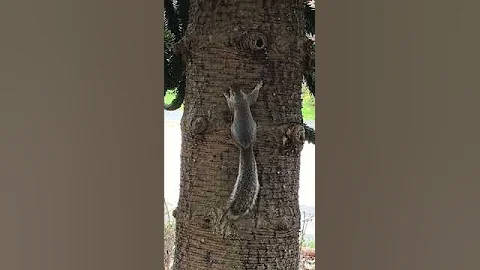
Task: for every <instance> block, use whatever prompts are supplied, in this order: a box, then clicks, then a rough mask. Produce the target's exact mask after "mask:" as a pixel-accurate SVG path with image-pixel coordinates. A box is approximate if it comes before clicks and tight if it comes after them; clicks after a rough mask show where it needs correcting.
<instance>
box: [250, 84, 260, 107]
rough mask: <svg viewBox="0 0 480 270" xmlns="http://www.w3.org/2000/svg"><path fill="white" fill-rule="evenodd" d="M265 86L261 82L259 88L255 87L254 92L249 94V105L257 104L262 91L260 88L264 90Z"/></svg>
mask: <svg viewBox="0 0 480 270" xmlns="http://www.w3.org/2000/svg"><path fill="white" fill-rule="evenodd" d="M262 86H263V81H260V82H259V83H258V84H257V86H255V89H253V91H252V92H251V93H250V94H248V104H249V105H252V104H253V103H255V101H257V98H258V93H259V91H260V88H262Z"/></svg>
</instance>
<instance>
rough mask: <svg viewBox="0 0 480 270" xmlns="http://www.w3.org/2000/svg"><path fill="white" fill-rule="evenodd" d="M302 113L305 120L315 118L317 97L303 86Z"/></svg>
mask: <svg viewBox="0 0 480 270" xmlns="http://www.w3.org/2000/svg"><path fill="white" fill-rule="evenodd" d="M302 115H303V119H304V120H315V97H313V96H312V94H311V93H310V92H309V90H308V88H307V87H306V86H302Z"/></svg>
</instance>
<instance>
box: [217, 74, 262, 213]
mask: <svg viewBox="0 0 480 270" xmlns="http://www.w3.org/2000/svg"><path fill="white" fill-rule="evenodd" d="M262 85H263V82H262V81H261V82H260V83H258V84H257V86H256V87H255V89H254V90H253V91H252V92H251V93H249V94H246V93H244V92H243V91H241V90H239V89H232V88H231V87H230V89H229V90H230V91H229V94H226V93H224V94H223V95H224V96H225V99H226V100H227V104H228V107H229V109H230V110H231V111H232V112H233V123H232V126H231V127H230V132H231V135H232V138H233V140H234V141H235V144H236V145H237V147H238V148H239V150H240V157H239V166H238V175H237V179H236V182H235V186H234V188H233V191H232V193H231V194H230V197H229V200H228V203H227V217H228V218H229V219H231V220H236V219H238V218H240V217H242V216H245V215H246V214H248V212H249V211H250V210H251V209H252V208H253V206H254V205H255V202H256V200H257V195H258V191H259V188H260V184H259V182H258V172H257V163H256V161H255V155H254V153H253V145H254V143H255V142H256V140H257V123H255V121H254V120H253V117H252V112H251V111H250V105H252V104H253V103H254V102H255V101H257V98H258V92H259V91H260V88H261V87H262Z"/></svg>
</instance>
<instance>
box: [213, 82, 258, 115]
mask: <svg viewBox="0 0 480 270" xmlns="http://www.w3.org/2000/svg"><path fill="white" fill-rule="evenodd" d="M262 85H263V84H262V82H260V83H259V84H257V86H256V87H255V89H253V91H252V92H251V93H248V94H246V93H245V92H243V91H242V90H240V89H238V88H237V87H235V88H232V87H229V94H227V93H224V94H223V95H224V96H225V98H226V99H227V104H228V107H229V108H230V109H231V110H233V109H235V108H236V107H238V106H250V105H252V104H253V103H254V102H255V101H257V98H258V92H259V91H260V88H261V87H262Z"/></svg>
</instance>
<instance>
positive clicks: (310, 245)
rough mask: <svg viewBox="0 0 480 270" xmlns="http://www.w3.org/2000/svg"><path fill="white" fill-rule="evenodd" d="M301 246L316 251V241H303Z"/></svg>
mask: <svg viewBox="0 0 480 270" xmlns="http://www.w3.org/2000/svg"><path fill="white" fill-rule="evenodd" d="M301 246H302V247H306V248H313V249H315V239H303V241H302V243H301Z"/></svg>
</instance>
